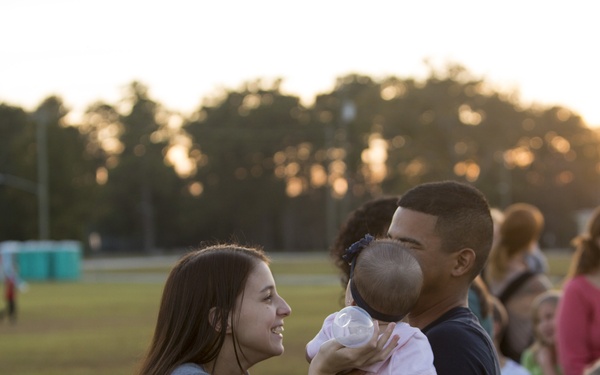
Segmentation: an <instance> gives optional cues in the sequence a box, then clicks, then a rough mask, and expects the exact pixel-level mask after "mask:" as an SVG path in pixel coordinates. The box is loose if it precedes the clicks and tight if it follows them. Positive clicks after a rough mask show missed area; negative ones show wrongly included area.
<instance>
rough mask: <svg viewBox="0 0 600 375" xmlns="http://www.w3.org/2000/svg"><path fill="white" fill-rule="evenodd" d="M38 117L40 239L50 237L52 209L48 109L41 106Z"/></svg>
mask: <svg viewBox="0 0 600 375" xmlns="http://www.w3.org/2000/svg"><path fill="white" fill-rule="evenodd" d="M36 117H37V174H38V185H37V195H38V230H39V236H38V237H39V239H40V240H47V239H48V238H49V237H50V229H49V227H50V225H49V224H50V210H49V207H48V137H47V131H48V111H47V109H44V108H40V110H39V111H38V116H36Z"/></svg>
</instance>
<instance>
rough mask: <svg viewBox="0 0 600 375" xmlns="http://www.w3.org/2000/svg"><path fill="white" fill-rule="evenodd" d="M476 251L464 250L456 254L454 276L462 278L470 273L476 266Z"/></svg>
mask: <svg viewBox="0 0 600 375" xmlns="http://www.w3.org/2000/svg"><path fill="white" fill-rule="evenodd" d="M476 257H477V255H475V251H473V249H469V248H464V249H462V250H460V251H457V252H456V253H455V258H454V259H455V262H454V267H453V268H452V276H462V275H464V274H466V273H469V271H470V270H471V268H473V265H474V264H475V259H476Z"/></svg>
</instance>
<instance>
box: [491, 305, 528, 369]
mask: <svg viewBox="0 0 600 375" xmlns="http://www.w3.org/2000/svg"><path fill="white" fill-rule="evenodd" d="M491 300H492V316H493V319H494V335H493V339H494V346H495V347H496V353H497V354H498V361H499V362H500V371H501V373H502V375H530V373H529V371H527V369H525V368H524V367H523V366H521V365H520V364H519V363H517V362H515V361H514V360H512V359H511V358H509V357H507V356H506V355H504V354H503V353H502V351H501V350H500V340H502V337H503V335H504V334H506V329H507V327H508V313H507V312H506V309H505V308H504V305H502V302H500V300H499V299H498V298H496V297H491Z"/></svg>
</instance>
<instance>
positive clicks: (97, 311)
mask: <svg viewBox="0 0 600 375" xmlns="http://www.w3.org/2000/svg"><path fill="white" fill-rule="evenodd" d="M549 260H550V267H551V273H552V274H553V275H554V276H555V277H554V279H555V280H558V279H559V278H560V276H561V275H562V274H564V272H565V270H566V267H567V263H568V256H565V255H561V256H558V255H556V256H551V257H550V259H549ZM272 270H273V274H274V275H275V276H276V280H277V282H278V290H279V293H280V294H281V295H282V296H283V297H284V298H285V299H286V300H287V302H288V303H289V304H290V305H291V307H292V315H291V316H290V317H289V318H287V319H286V320H285V323H286V326H285V334H284V337H285V338H284V344H285V347H286V351H285V354H284V355H283V356H281V357H277V358H273V359H270V360H268V361H265V362H263V363H261V364H258V365H256V366H255V367H253V368H252V371H251V372H252V373H253V374H256V375H259V374H260V375H281V374H289V375H296V374H297V375H301V374H306V372H307V368H308V366H307V364H306V362H305V360H304V346H305V345H306V342H308V341H309V340H310V339H311V338H312V337H313V336H314V335H315V334H316V333H317V331H318V330H319V328H320V327H321V323H322V320H323V318H324V317H325V316H326V315H327V314H329V313H330V312H332V311H335V310H337V309H338V308H339V307H340V302H341V293H342V289H341V286H340V285H339V282H337V279H336V277H335V270H334V269H333V267H332V266H331V265H330V263H329V260H328V259H327V258H326V257H322V258H314V257H311V258H310V259H307V260H302V259H277V258H276V259H275V260H274V262H273V265H272ZM111 272H113V271H102V273H104V274H105V276H106V274H109V275H110V273H111ZM144 272H147V273H151V274H152V275H159V276H161V275H162V276H163V277H165V276H166V274H167V273H168V267H165V268H156V267H153V268H151V269H147V270H144V269H135V270H119V271H118V273H120V274H123V273H129V274H132V273H137V274H144ZM85 276H88V275H84V278H83V281H80V282H70V283H58V282H47V283H31V284H30V285H29V290H28V291H27V292H26V293H22V294H20V295H19V299H18V308H19V320H18V322H17V324H15V325H11V324H9V323H8V322H6V321H4V322H1V323H0V374H11V375H59V374H60V375H125V374H128V375H129V374H133V373H134V370H135V367H136V364H137V362H138V360H139V358H140V356H141V355H142V354H143V352H144V351H145V349H146V347H147V345H148V342H149V340H150V337H151V335H152V331H153V329H154V323H155V319H156V314H157V310H158V304H159V300H160V295H161V292H162V287H163V282H162V280H161V279H160V277H159V278H158V279H157V281H156V282H147V280H146V279H144V280H146V281H144V282H135V280H136V278H135V277H133V278H132V282H118V283H111V282H102V283H97V282H89V281H88V280H90V278H89V277H85ZM290 276H293V277H291V278H290ZM318 276H320V277H318ZM323 276H328V277H325V278H323ZM91 279H92V280H93V279H94V278H93V277H92V278H91ZM121 279H122V278H119V280H121ZM290 280H294V281H293V282H292V281H290ZM299 280H300V281H302V280H304V282H298V281H299Z"/></svg>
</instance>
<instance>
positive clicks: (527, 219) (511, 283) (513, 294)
mask: <svg viewBox="0 0 600 375" xmlns="http://www.w3.org/2000/svg"><path fill="white" fill-rule="evenodd" d="M543 225H544V217H543V216H542V213H541V212H540V211H539V210H538V208H537V207H535V206H532V205H530V204H527V203H516V204H513V205H511V206H509V207H508V208H507V209H506V210H505V211H504V221H503V222H502V223H501V225H500V237H499V238H498V241H497V242H496V244H495V245H494V247H493V248H492V251H491V252H490V256H489V259H488V265H487V267H486V269H485V281H486V282H487V285H488V287H489V290H490V292H491V293H492V295H494V296H496V297H497V298H498V299H499V300H500V302H502V303H503V304H504V306H505V308H506V311H507V312H508V327H507V329H506V333H505V335H504V337H503V339H502V341H501V342H500V351H501V352H502V353H503V354H504V355H505V356H507V357H509V358H511V359H512V360H513V361H515V362H520V360H521V354H522V353H523V351H524V350H525V349H526V348H527V347H528V346H529V345H531V343H532V342H533V329H532V325H531V314H530V306H531V303H532V302H533V300H534V298H535V297H537V296H538V295H539V294H541V293H543V292H545V291H547V290H549V289H550V288H552V283H551V282H550V280H549V279H548V277H547V276H546V275H544V274H543V273H539V272H534V271H533V270H532V269H531V268H530V267H529V265H528V259H529V257H530V256H531V254H532V253H533V252H534V251H535V249H536V246H537V242H538V240H539V237H540V234H541V232H542V228H543Z"/></svg>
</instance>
